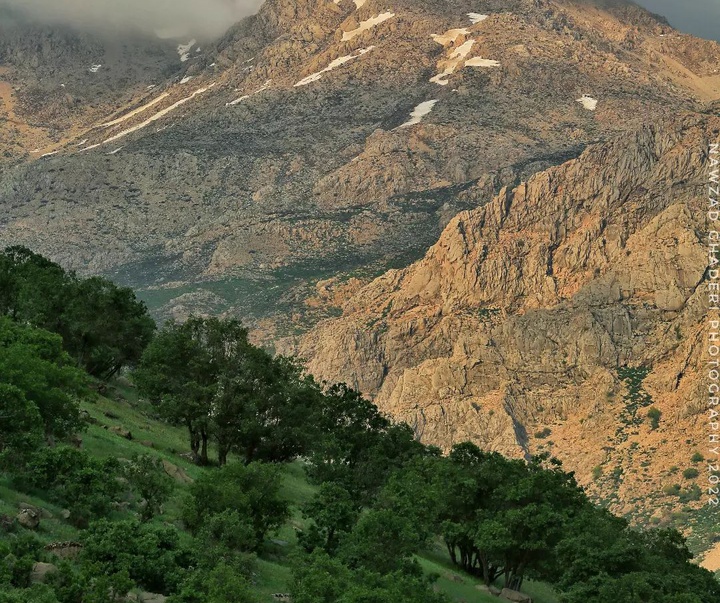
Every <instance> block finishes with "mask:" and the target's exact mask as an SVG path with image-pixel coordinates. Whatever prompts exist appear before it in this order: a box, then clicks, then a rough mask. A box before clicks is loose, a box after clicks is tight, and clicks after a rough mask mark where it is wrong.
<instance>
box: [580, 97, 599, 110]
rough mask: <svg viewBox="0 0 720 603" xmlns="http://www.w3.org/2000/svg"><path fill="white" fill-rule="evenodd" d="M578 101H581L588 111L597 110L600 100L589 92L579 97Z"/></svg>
mask: <svg viewBox="0 0 720 603" xmlns="http://www.w3.org/2000/svg"><path fill="white" fill-rule="evenodd" d="M577 102H578V103H581V104H582V106H583V107H585V108H586V109H587V110H588V111H595V109H596V107H597V104H598V101H597V99H594V98H593V97H592V96H590V95H589V94H583V95H582V96H581V97H580V98H578V99H577Z"/></svg>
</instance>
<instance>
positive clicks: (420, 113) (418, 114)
mask: <svg viewBox="0 0 720 603" xmlns="http://www.w3.org/2000/svg"><path fill="white" fill-rule="evenodd" d="M437 102H438V101H437V99H435V100H429V101H425V102H422V103H420V104H419V105H418V106H417V107H415V108H414V109H413V111H412V113H410V119H409V120H408V121H406V122H405V123H404V124H402V125H400V126H398V128H406V127H407V126H414V125H415V124H419V123H420V122H421V121H422V118H423V117H425V116H426V115H427V114H428V113H430V111H432V110H433V107H434V106H435V104H436V103H437Z"/></svg>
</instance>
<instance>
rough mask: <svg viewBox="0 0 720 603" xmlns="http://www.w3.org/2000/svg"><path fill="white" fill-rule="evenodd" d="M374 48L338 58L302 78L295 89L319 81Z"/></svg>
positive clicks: (363, 49) (369, 47)
mask: <svg viewBox="0 0 720 603" xmlns="http://www.w3.org/2000/svg"><path fill="white" fill-rule="evenodd" d="M373 48H375V47H374V46H368V47H367V48H362V49H360V50H358V52H357V54H349V55H346V56H344V57H339V58H337V59H335V60H334V61H332V62H331V63H330V64H329V65H328V66H327V67H325V69H322V70H321V71H318V72H317V73H313V74H311V75H308V76H307V77H304V78H303V79H301V80H300V81H299V82H298V83H297V84H295V87H296V88H297V87H298V86H307V85H308V84H311V83H312V82H317V81H318V80H319V79H321V78H322V76H323V73H327V72H328V71H332V70H333V69H335V68H336V67H340V65H344V64H345V63H348V62H349V61H352V60H353V59H357V58H359V57H361V56H362V55H364V54H365V53H367V52H370V51H371V50H372V49H373Z"/></svg>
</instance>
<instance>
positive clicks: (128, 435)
mask: <svg viewBox="0 0 720 603" xmlns="http://www.w3.org/2000/svg"><path fill="white" fill-rule="evenodd" d="M110 431H112V432H113V433H115V434H117V435H119V436H120V437H121V438H125V439H126V440H132V439H133V437H132V433H130V432H129V431H128V430H127V429H125V428H124V427H120V426H119V425H114V426H113V427H111V428H110Z"/></svg>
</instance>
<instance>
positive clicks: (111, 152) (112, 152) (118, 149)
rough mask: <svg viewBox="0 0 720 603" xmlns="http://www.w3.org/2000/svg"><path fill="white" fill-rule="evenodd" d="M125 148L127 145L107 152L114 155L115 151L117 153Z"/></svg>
mask: <svg viewBox="0 0 720 603" xmlns="http://www.w3.org/2000/svg"><path fill="white" fill-rule="evenodd" d="M124 148H125V147H118V148H117V149H115V150H114V151H110V152H109V153H107V154H108V155H114V154H115V153H117V152H118V151H120V150H122V149H124Z"/></svg>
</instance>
